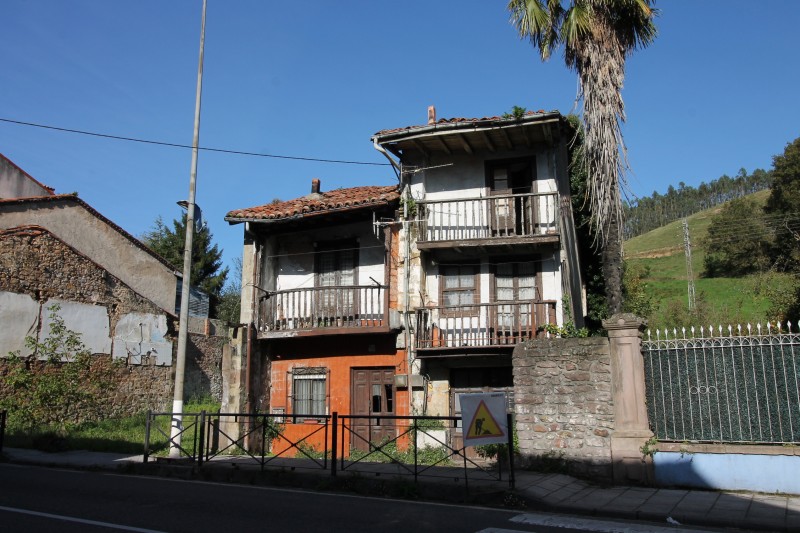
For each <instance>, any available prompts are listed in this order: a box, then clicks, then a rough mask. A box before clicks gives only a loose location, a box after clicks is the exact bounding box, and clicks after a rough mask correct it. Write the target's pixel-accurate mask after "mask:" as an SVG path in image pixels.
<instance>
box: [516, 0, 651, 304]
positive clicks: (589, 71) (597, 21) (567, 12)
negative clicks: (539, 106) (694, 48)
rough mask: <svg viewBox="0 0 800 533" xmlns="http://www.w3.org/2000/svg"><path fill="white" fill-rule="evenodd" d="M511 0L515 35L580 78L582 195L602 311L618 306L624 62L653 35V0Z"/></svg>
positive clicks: (620, 289)
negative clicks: (598, 268) (557, 56)
mask: <svg viewBox="0 0 800 533" xmlns="http://www.w3.org/2000/svg"><path fill="white" fill-rule="evenodd" d="M564 3H565V4H566V6H567V7H566V8H565V7H564V6H563V5H562V0H510V1H509V3H508V10H509V11H510V12H511V21H512V23H513V24H514V26H515V27H516V28H517V30H518V31H519V34H520V37H522V38H527V39H530V41H531V43H532V44H533V46H534V47H536V48H538V49H539V51H540V53H541V58H542V60H547V59H548V58H549V57H550V54H551V52H552V51H553V50H554V49H556V48H557V47H559V46H560V45H563V46H564V59H565V61H566V64H567V67H569V68H570V69H574V70H575V71H576V72H577V74H578V79H579V82H580V93H579V96H580V97H581V100H582V102H583V110H582V119H583V124H584V131H585V144H584V164H585V165H586V167H587V177H588V180H587V196H586V200H587V201H588V203H589V206H590V213H591V220H590V223H591V225H592V228H593V231H594V234H595V236H596V239H597V240H596V244H597V245H598V246H600V248H601V249H602V253H603V277H604V278H605V281H606V300H607V302H608V311H609V312H610V313H611V314H613V313H618V312H620V311H622V299H623V294H622V272H623V268H622V229H623V210H622V196H621V186H623V185H624V182H625V179H624V173H625V171H626V169H627V161H626V158H625V145H624V143H623V140H622V132H621V131H620V122H622V121H624V120H625V108H624V104H623V102H622V94H621V91H622V84H623V82H624V79H625V61H626V59H627V57H628V56H629V55H630V54H631V53H632V52H633V51H634V50H635V49H636V48H638V47H645V46H647V45H648V44H650V43H651V42H652V41H653V40H654V39H655V36H656V27H655V24H654V22H653V19H654V17H655V16H656V15H657V11H656V10H655V9H654V8H653V7H652V4H653V0H570V1H568V2H564Z"/></svg>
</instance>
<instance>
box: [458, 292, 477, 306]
mask: <svg viewBox="0 0 800 533" xmlns="http://www.w3.org/2000/svg"><path fill="white" fill-rule="evenodd" d="M456 295H457V296H458V305H470V304H474V303H475V291H459V292H458V293H456Z"/></svg>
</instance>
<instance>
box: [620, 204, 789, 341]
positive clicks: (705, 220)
mask: <svg viewBox="0 0 800 533" xmlns="http://www.w3.org/2000/svg"><path fill="white" fill-rule="evenodd" d="M768 196H769V191H768V190H767V191H761V192H758V193H756V194H753V195H752V196H751V198H753V199H755V200H756V201H757V202H759V203H760V204H762V205H763V203H764V202H766V199H767V197H768ZM719 210H720V207H715V208H712V209H709V210H706V211H702V212H700V213H696V214H694V215H692V216H690V217H688V219H687V220H688V223H689V239H690V242H691V244H692V247H691V254H692V273H693V277H694V283H695V299H696V303H697V305H696V309H695V311H694V312H690V311H689V309H688V286H689V277H688V269H687V264H686V254H685V247H684V243H683V227H682V222H681V221H680V220H678V221H675V222H671V223H669V224H667V225H666V226H662V227H660V228H657V229H655V230H653V231H650V232H648V233H645V234H644V235H640V236H638V237H635V238H633V239H630V240H628V241H626V242H625V260H626V262H627V264H628V265H629V267H632V268H643V269H645V272H646V275H644V276H643V278H642V280H643V281H644V283H645V287H646V294H647V295H648V296H650V297H651V298H652V302H653V312H652V313H650V316H648V317H647V319H648V327H649V328H650V329H656V328H664V327H668V328H673V327H684V326H686V327H688V326H700V325H704V326H708V325H710V324H714V325H715V326H718V325H723V326H726V327H727V325H729V324H732V325H736V324H742V325H744V324H747V323H750V324H753V325H755V324H757V323H759V322H760V323H762V324H764V323H765V322H766V321H768V320H773V321H774V317H773V316H771V314H772V313H771V308H772V307H773V301H774V300H775V298H776V295H780V294H787V293H791V292H792V291H793V290H794V289H793V288H794V286H795V283H796V281H795V279H794V278H793V277H792V276H791V275H788V274H781V273H775V272H771V273H764V274H755V275H752V276H747V277H743V278H705V277H703V258H704V256H705V251H704V245H705V239H706V236H707V234H708V227H709V225H710V224H711V221H712V220H713V218H714V216H715V214H716V213H718V212H719Z"/></svg>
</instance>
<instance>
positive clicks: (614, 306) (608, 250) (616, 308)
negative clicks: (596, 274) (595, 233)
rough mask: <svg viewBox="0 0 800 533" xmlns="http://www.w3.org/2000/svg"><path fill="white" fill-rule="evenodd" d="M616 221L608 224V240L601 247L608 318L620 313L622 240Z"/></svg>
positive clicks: (613, 219)
mask: <svg viewBox="0 0 800 533" xmlns="http://www.w3.org/2000/svg"><path fill="white" fill-rule="evenodd" d="M617 224H618V222H617V219H616V218H611V219H610V220H609V224H608V239H607V240H606V243H605V245H604V246H603V252H602V260H603V278H604V279H605V282H606V304H607V305H608V314H609V316H611V315H615V314H617V313H621V312H622V273H623V264H622V240H621V239H620V238H619V229H618V227H617Z"/></svg>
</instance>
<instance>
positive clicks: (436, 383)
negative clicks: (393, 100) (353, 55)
mask: <svg viewBox="0 0 800 533" xmlns="http://www.w3.org/2000/svg"><path fill="white" fill-rule="evenodd" d="M574 135H575V132H574V130H573V129H572V128H571V126H570V125H569V123H568V121H567V120H566V119H565V117H563V116H562V115H561V114H560V113H558V112H543V111H540V112H529V113H526V114H525V115H524V116H519V117H488V118H477V119H466V118H454V119H442V120H438V121H437V120H436V117H435V109H434V108H432V107H431V108H429V110H428V123H427V124H424V125H421V126H411V127H404V128H399V129H391V130H383V131H380V132H378V133H376V134H375V135H374V136H373V138H372V141H373V144H374V146H375V147H376V148H377V149H378V150H379V151H381V152H382V153H383V154H384V155H386V157H387V158H389V159H390V160H391V161H392V162H393V164H394V165H395V166H396V168H398V169H399V173H400V176H401V188H402V190H401V206H402V207H401V210H400V215H401V217H402V218H401V220H402V221H403V223H402V225H401V231H400V234H399V239H400V261H399V262H398V273H397V279H398V295H397V298H398V302H399V305H400V309H402V310H403V311H405V318H406V324H407V325H408V331H409V338H410V340H409V350H410V353H409V361H411V362H412V369H413V373H414V374H417V375H419V376H422V378H423V380H424V390H425V395H424V396H423V397H421V398H415V404H417V405H415V407H416V409H415V410H417V412H422V411H423V410H425V412H427V413H428V414H437V415H459V414H460V406H459V405H458V393H461V392H475V391H505V392H509V393H511V392H512V390H513V377H512V365H511V353H512V350H513V348H514V346H515V345H516V344H518V343H520V342H522V341H525V340H528V339H531V338H534V337H536V336H537V335H539V336H540V335H542V329H541V328H542V326H543V325H544V324H556V325H562V324H563V323H564V322H565V321H568V320H571V321H573V322H575V323H576V324H578V325H580V324H581V323H582V320H583V317H584V314H585V312H584V307H585V304H584V297H583V291H582V283H581V277H580V268H579V259H578V251H577V246H576V241H575V239H576V237H575V228H574V223H573V218H572V210H571V201H570V189H569V176H568V155H569V154H568V148H569V143H570V141H571V140H572V139H573V138H574ZM509 398H511V395H509ZM454 443H455V444H456V445H457V444H458V436H456V439H454Z"/></svg>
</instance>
